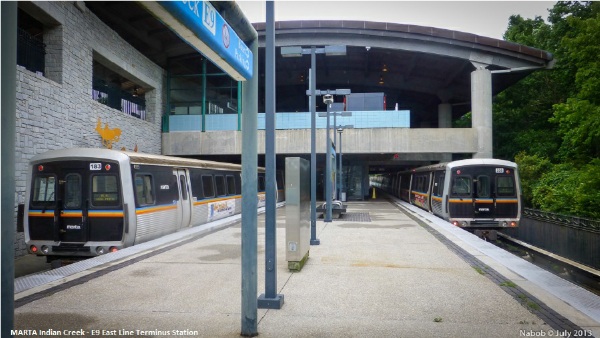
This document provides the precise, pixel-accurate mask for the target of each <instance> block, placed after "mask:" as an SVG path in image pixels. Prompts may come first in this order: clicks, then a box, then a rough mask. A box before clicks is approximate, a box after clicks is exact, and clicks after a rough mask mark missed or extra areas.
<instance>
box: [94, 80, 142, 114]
mask: <svg viewBox="0 0 600 338" xmlns="http://www.w3.org/2000/svg"><path fill="white" fill-rule="evenodd" d="M92 99H94V100H95V101H98V102H100V103H102V104H105V105H107V106H109V107H111V108H114V109H117V110H120V111H122V112H123V113H125V114H127V115H130V116H134V117H137V118H139V119H142V120H145V119H146V99H145V98H144V97H142V96H134V95H133V94H131V93H129V92H126V91H124V90H121V88H120V87H119V86H116V85H111V84H107V83H106V82H105V81H102V80H99V79H94V80H93V81H92Z"/></svg>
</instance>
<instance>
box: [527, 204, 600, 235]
mask: <svg viewBox="0 0 600 338" xmlns="http://www.w3.org/2000/svg"><path fill="white" fill-rule="evenodd" d="M523 215H524V216H526V217H528V218H532V219H537V220H541V221H545V222H550V223H554V224H559V225H565V226H569V227H573V228H578V229H583V230H589V231H594V232H600V220H594V219H589V218H584V217H577V216H569V215H562V214H558V213H554V212H549V211H542V210H536V209H529V208H524V209H523Z"/></svg>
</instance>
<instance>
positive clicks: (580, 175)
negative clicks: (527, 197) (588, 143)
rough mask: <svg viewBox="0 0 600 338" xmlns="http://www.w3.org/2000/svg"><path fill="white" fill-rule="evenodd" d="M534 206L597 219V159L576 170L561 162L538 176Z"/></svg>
mask: <svg viewBox="0 0 600 338" xmlns="http://www.w3.org/2000/svg"><path fill="white" fill-rule="evenodd" d="M533 204H534V207H536V206H539V208H541V209H542V210H550V211H553V212H557V213H563V214H570V215H578V216H581V217H591V218H600V208H599V207H600V160H599V159H594V160H593V161H592V162H591V163H590V164H586V165H584V166H582V167H581V168H579V169H577V168H576V167H573V166H572V165H569V164H566V163H562V164H557V165H555V166H553V168H552V169H551V170H550V171H548V172H547V173H545V174H544V175H543V176H541V179H540V180H539V181H538V182H536V184H535V186H534V189H533Z"/></svg>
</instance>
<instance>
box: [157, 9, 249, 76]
mask: <svg viewBox="0 0 600 338" xmlns="http://www.w3.org/2000/svg"><path fill="white" fill-rule="evenodd" d="M158 3H159V4H160V5H161V6H162V7H163V8H164V9H165V10H167V12H169V13H170V14H171V15H172V16H173V17H174V18H175V19H176V20H178V21H180V22H181V23H182V24H183V25H184V26H186V27H187V28H188V29H189V30H190V31H191V32H193V33H194V34H196V36H197V37H198V38H200V40H202V41H203V42H204V43H205V44H206V45H207V46H208V47H209V48H210V49H212V50H213V51H214V52H215V53H216V54H217V55H218V56H219V57H221V58H222V59H223V60H225V62H227V64H229V65H230V66H231V67H232V68H233V69H234V70H236V71H237V72H238V73H239V74H240V75H241V76H242V77H243V78H244V79H246V80H248V79H251V78H252V75H253V74H252V71H253V69H254V68H253V67H254V65H253V58H252V51H250V49H249V48H248V47H247V46H246V44H245V43H244V42H243V41H242V40H241V39H240V38H239V37H238V35H237V34H236V33H235V31H234V30H233V29H231V27H230V26H229V24H227V22H225V20H224V19H223V17H222V16H221V15H220V14H219V13H218V12H217V11H216V10H215V8H214V7H213V6H212V5H211V4H210V2H208V1H159V2H158ZM213 61H215V60H213ZM215 63H216V64H217V65H219V62H215ZM221 68H223V67H221ZM238 80H239V79H238Z"/></svg>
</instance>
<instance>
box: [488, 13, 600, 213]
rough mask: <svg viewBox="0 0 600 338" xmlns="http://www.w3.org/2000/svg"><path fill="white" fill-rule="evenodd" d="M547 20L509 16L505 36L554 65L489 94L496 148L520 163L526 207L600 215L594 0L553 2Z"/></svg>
mask: <svg viewBox="0 0 600 338" xmlns="http://www.w3.org/2000/svg"><path fill="white" fill-rule="evenodd" d="M548 21H549V23H548V24H547V23H545V22H544V21H543V20H542V19H541V18H539V17H536V18H535V19H523V18H522V17H520V16H518V15H517V16H511V17H510V19H509V27H508V29H507V31H506V33H505V34H504V38H505V39H506V40H509V41H514V42H517V43H522V44H525V45H528V46H532V47H537V48H541V49H544V50H547V51H550V52H551V53H553V54H554V57H555V60H556V64H555V66H554V68H553V69H552V70H550V71H537V72H535V73H534V74H532V75H530V76H528V77H527V78H525V79H523V80H522V81H520V82H519V83H518V84H516V85H515V86H513V87H511V88H509V89H507V90H506V91H504V92H503V93H501V94H499V95H498V96H497V97H496V100H495V103H494V112H495V115H494V132H495V135H494V138H495V141H496V142H498V145H497V146H496V147H495V152H496V154H497V155H498V157H501V158H507V159H510V158H511V157H514V158H515V161H516V162H517V163H518V164H519V170H520V172H521V182H522V184H523V197H524V200H525V203H526V205H530V206H532V207H534V208H541V209H542V210H547V211H554V212H561V213H569V214H575V215H579V216H588V217H595V218H600V59H599V58H598V56H599V55H600V2H558V3H557V4H556V5H555V6H554V7H553V8H552V9H551V10H550V11H549V16H548Z"/></svg>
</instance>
